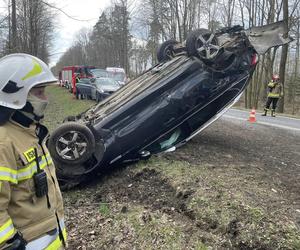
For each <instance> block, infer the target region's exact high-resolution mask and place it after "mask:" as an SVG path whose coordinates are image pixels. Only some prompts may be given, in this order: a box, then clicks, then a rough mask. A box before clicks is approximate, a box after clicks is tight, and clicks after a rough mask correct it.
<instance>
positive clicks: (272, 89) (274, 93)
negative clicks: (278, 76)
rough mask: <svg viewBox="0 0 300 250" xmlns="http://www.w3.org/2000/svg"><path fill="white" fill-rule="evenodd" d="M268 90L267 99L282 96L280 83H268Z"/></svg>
mask: <svg viewBox="0 0 300 250" xmlns="http://www.w3.org/2000/svg"><path fill="white" fill-rule="evenodd" d="M268 88H269V92H268V97H273V98H279V97H281V96H283V90H282V85H281V83H280V82H273V81H270V82H269V83H268Z"/></svg>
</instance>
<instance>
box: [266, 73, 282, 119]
mask: <svg viewBox="0 0 300 250" xmlns="http://www.w3.org/2000/svg"><path fill="white" fill-rule="evenodd" d="M282 96H283V88H282V84H281V83H280V79H279V75H277V74H274V75H273V76H272V80H271V81H270V82H269V83H268V98H267V102H266V105H265V108H264V111H265V112H264V113H263V114H262V116H266V115H267V113H268V111H269V110H270V106H271V105H272V109H271V116H272V117H275V110H276V107H277V103H278V100H279V98H280V97H282Z"/></svg>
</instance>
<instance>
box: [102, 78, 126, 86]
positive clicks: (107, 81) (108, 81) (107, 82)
mask: <svg viewBox="0 0 300 250" xmlns="http://www.w3.org/2000/svg"><path fill="white" fill-rule="evenodd" d="M96 84H97V85H100V86H112V87H119V86H120V85H119V84H118V82H117V81H115V80H114V79H111V78H101V79H96Z"/></svg>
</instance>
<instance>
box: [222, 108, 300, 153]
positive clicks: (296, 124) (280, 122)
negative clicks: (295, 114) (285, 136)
mask: <svg viewBox="0 0 300 250" xmlns="http://www.w3.org/2000/svg"><path fill="white" fill-rule="evenodd" d="M261 114H262V113H256V116H255V117H256V123H258V124H262V125H265V126H271V127H277V128H281V129H285V130H290V131H295V132H299V133H300V119H296V118H290V117H285V116H280V115H276V117H271V116H261ZM249 115H250V112H249V111H242V110H237V109H230V110H228V111H227V112H226V113H225V114H224V115H223V117H225V118H229V119H236V120H241V121H243V120H244V121H247V120H248V118H249ZM299 151H300V149H299Z"/></svg>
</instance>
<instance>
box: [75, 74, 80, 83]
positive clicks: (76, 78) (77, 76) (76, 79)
mask: <svg viewBox="0 0 300 250" xmlns="http://www.w3.org/2000/svg"><path fill="white" fill-rule="evenodd" d="M79 76H80V74H79V73H75V82H76V83H78V82H79V81H80V77H79Z"/></svg>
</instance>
